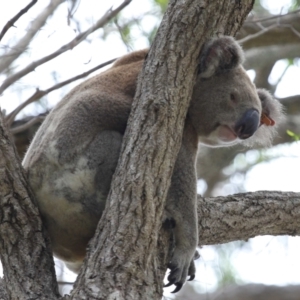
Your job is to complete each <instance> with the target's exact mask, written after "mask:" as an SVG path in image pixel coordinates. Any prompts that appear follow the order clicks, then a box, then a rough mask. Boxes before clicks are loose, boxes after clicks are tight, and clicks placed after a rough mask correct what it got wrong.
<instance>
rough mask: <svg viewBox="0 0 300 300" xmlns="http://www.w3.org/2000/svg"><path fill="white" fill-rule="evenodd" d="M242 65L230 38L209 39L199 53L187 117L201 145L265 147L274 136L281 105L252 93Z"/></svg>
mask: <svg viewBox="0 0 300 300" xmlns="http://www.w3.org/2000/svg"><path fill="white" fill-rule="evenodd" d="M242 62H243V51H242V49H241V47H240V46H239V45H238V43H237V42H236V41H235V40H234V39H233V38H231V37H221V38H216V39H212V40H210V41H209V42H207V43H206V44H205V45H204V47H203V49H202V51H201V55H200V64H199V76H198V79H197V82H196V84H195V87H194V91H193V97H192V101H191V105H190V108H189V111H188V116H189V118H190V119H191V121H192V124H193V126H194V127H195V129H196V130H197V132H198V135H199V137H200V142H201V143H203V144H206V145H209V146H213V147H220V146H230V145H234V144H237V143H241V142H242V143H243V144H245V145H247V146H250V145H253V144H255V143H258V144H262V145H268V144H270V142H271V140H272V137H273V135H274V134H275V132H276V130H275V128H276V126H275V124H277V123H279V121H280V119H281V116H282V112H281V111H282V109H281V105H280V103H279V102H278V101H277V100H275V99H274V98H273V97H272V96H271V95H270V94H269V93H268V92H267V91H265V90H257V89H256V87H255V85H254V84H253V83H252V82H251V80H250V78H249V76H248V75H247V73H246V71H245V70H244V68H243V67H242V65H241V64H242Z"/></svg>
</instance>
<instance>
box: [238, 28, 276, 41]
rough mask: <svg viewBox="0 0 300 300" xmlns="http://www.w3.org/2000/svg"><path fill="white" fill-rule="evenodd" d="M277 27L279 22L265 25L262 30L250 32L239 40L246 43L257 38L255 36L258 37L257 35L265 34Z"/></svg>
mask: <svg viewBox="0 0 300 300" xmlns="http://www.w3.org/2000/svg"><path fill="white" fill-rule="evenodd" d="M276 27H278V25H277V24H273V25H271V26H269V27H264V28H262V30H261V31H259V32H256V33H253V34H249V35H247V36H246V37H244V38H243V39H240V40H238V42H239V43H241V44H242V43H245V42H248V41H249V40H252V39H255V38H257V37H259V36H261V35H263V34H265V33H266V32H268V31H270V30H271V29H273V28H276Z"/></svg>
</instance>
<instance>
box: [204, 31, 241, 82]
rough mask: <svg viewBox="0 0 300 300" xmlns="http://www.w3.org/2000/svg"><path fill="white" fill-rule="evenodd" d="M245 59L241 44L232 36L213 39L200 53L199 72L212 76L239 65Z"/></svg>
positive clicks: (206, 76) (205, 75) (205, 76)
mask: <svg viewBox="0 0 300 300" xmlns="http://www.w3.org/2000/svg"><path fill="white" fill-rule="evenodd" d="M243 60H244V53H243V50H242V48H241V46H240V45H239V44H238V43H237V42H236V41H235V40H234V38H233V37H231V36H223V37H220V38H215V39H211V40H210V41H208V42H207V43H205V45H204V46H203V48H202V50H201V54H200V64H199V74H200V77H202V78H210V77H212V76H214V75H215V74H218V73H221V72H225V71H228V70H231V69H234V68H236V67H238V66H239V65H240V64H241V63H242V62H243Z"/></svg>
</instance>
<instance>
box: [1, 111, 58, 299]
mask: <svg viewBox="0 0 300 300" xmlns="http://www.w3.org/2000/svg"><path fill="white" fill-rule="evenodd" d="M0 186H1V189H0V256H1V262H2V265H3V272H4V274H5V276H4V281H3V284H4V286H5V288H6V292H7V296H8V298H9V299H14V300H17V299H20V300H23V299H57V297H58V288H57V284H56V279H55V271H54V264H53V258H52V253H51V250H50V242H49V239H47V238H45V235H44V229H43V226H42V222H41V219H40V217H39V212H38V210H37V208H36V206H35V205H34V204H33V203H32V201H31V199H33V196H32V193H31V190H30V188H29V186H28V184H27V182H26V177H25V174H24V170H23V168H22V166H21V164H20V161H19V159H18V156H17V154H16V149H15V146H14V144H13V142H12V140H11V138H10V136H9V135H8V134H7V132H6V131H5V126H4V123H3V116H2V114H1V113H0Z"/></svg>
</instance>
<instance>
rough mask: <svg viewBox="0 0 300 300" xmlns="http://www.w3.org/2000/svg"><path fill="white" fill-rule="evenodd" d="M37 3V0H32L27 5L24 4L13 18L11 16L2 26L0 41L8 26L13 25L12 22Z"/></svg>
mask: <svg viewBox="0 0 300 300" xmlns="http://www.w3.org/2000/svg"><path fill="white" fill-rule="evenodd" d="M36 3H37V0H32V1H31V2H30V3H29V4H28V5H26V6H25V7H24V8H23V9H21V10H20V11H19V12H18V13H17V14H16V15H15V16H14V17H13V18H11V19H10V20H9V21H8V22H7V23H6V24H5V26H4V27H3V28H2V30H1V33H0V41H1V40H2V38H3V37H4V35H5V33H6V32H7V31H8V29H9V28H11V27H13V26H14V24H15V23H16V22H17V21H18V20H19V19H20V18H21V17H22V16H23V15H24V14H26V13H27V12H28V10H29V9H30V8H31V7H32V6H33V5H34V4H36Z"/></svg>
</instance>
